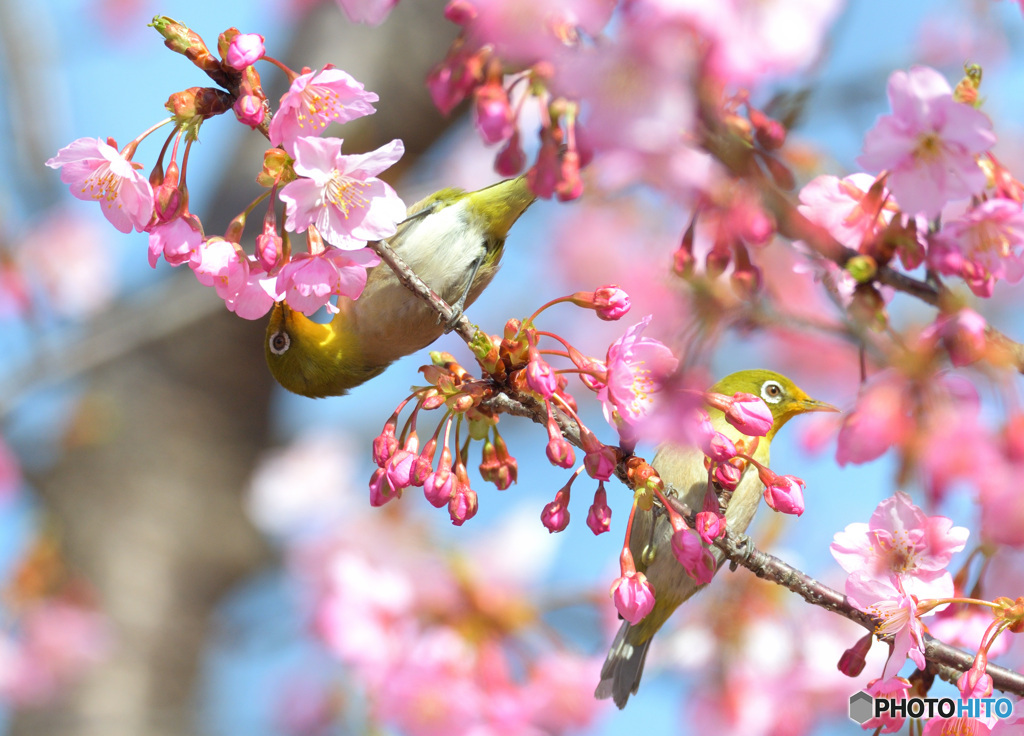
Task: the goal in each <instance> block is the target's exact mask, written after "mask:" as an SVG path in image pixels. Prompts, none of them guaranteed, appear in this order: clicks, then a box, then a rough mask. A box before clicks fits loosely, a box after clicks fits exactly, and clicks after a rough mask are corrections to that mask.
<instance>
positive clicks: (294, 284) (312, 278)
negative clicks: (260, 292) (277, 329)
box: [276, 248, 380, 316]
mask: <svg viewBox="0 0 1024 736" xmlns="http://www.w3.org/2000/svg"><path fill="white" fill-rule="evenodd" d="M379 262H380V258H379V257H378V256H377V254H376V253H374V252H373V251H372V250H370V249H369V248H362V249H360V250H338V249H336V248H328V249H327V250H325V251H323V252H322V253H317V254H310V253H300V254H298V255H297V256H293V257H292V259H291V261H289V262H288V263H287V264H285V266H284V267H283V268H282V269H281V270H280V272H278V275H277V285H276V290H277V293H279V294H284V296H285V299H287V300H288V306H290V307H291V308H292V309H295V310H297V311H299V312H302V313H303V314H305V315H307V316H308V315H312V314H313V313H314V312H316V311H317V310H318V309H319V308H320V307H322V306H325V305H326V306H327V308H328V310H329V311H331V312H337V311H338V309H337V307H335V306H334V305H332V304H330V299H331V297H332V296H338V297H347V298H349V299H358V298H359V295H360V294H362V293H363V287H365V286H366V271H367V269H368V268H370V267H372V266H376V265H377V264H378V263H379Z"/></svg>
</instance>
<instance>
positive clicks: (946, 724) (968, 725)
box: [921, 716, 1014, 736]
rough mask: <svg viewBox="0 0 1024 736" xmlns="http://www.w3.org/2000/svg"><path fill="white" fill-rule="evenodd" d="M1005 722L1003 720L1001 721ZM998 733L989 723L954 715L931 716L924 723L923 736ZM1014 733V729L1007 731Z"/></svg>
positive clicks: (977, 735) (987, 735)
mask: <svg viewBox="0 0 1024 736" xmlns="http://www.w3.org/2000/svg"><path fill="white" fill-rule="evenodd" d="M1000 723H1003V721H1000ZM994 733H996V732H995V731H993V730H992V729H991V728H990V727H989V726H988V724H986V723H985V722H984V721H982V720H980V719H978V718H971V717H970V716H954V717H953V718H940V717H938V716H936V717H935V718H929V719H928V720H927V721H925V723H924V729H923V730H922V731H921V736H989V734H994ZM1006 733H1007V734H1010V733H1014V731H1013V729H1012V728H1011V729H1009V730H1007V731H1006Z"/></svg>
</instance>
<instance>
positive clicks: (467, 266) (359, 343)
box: [266, 177, 535, 398]
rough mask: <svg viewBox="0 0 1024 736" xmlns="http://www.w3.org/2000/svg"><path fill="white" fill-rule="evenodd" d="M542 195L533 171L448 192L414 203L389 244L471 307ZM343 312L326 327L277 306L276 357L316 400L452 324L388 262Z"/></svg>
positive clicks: (271, 328)
mask: <svg viewBox="0 0 1024 736" xmlns="http://www.w3.org/2000/svg"><path fill="white" fill-rule="evenodd" d="M534 199H535V195H534V194H533V192H531V191H530V188H529V187H528V186H527V184H526V179H525V177H519V178H518V179H508V180H506V181H503V182H499V183H498V184H494V185H493V186H490V187H487V188H485V189H481V190H479V191H476V192H465V191H463V190H461V189H442V190H440V191H438V192H435V193H434V194H431V195H430V196H429V197H427V198H426V199H423V200H422V201H420V202H417V203H416V204H414V205H413V206H412V207H410V208H409V211H408V213H407V214H408V219H407V220H406V221H405V222H403V223H402V224H401V225H399V227H398V232H397V233H395V235H394V236H392V237H391V238H389V239H388V243H389V244H390V245H391V247H392V248H394V250H395V251H396V252H397V253H398V255H399V256H400V257H401V258H402V260H404V261H405V262H406V263H407V264H408V265H409V267H410V268H412V270H413V271H414V272H415V273H416V274H417V275H418V276H419V277H420V278H421V279H423V281H424V282H426V284H427V285H428V286H429V287H430V288H431V289H433V290H434V291H435V292H436V293H437V294H438V296H440V297H441V298H442V299H443V300H444V301H445V302H447V303H448V304H455V303H456V302H457V301H458V300H459V299H460V298H461V297H462V296H463V295H465V306H469V305H470V304H472V303H473V302H474V301H475V300H476V298H477V297H478V296H480V293H481V292H482V291H483V290H484V289H485V288H486V287H487V285H488V284H489V283H490V282H491V279H492V278H494V274H495V273H496V272H497V270H498V264H499V261H500V260H501V255H502V251H503V249H504V246H505V238H506V236H507V235H508V231H509V229H510V228H511V227H512V225H513V224H514V223H515V222H516V220H517V219H519V216H520V215H521V214H522V213H523V212H524V211H525V210H526V208H527V207H529V206H530V204H531V203H532V202H533V201H534ZM423 212H427V213H428V214H422V213H423ZM415 215H419V216H415ZM474 269H475V271H474ZM338 309H339V311H338V314H336V315H335V316H334V319H332V320H331V322H330V323H329V324H317V323H315V322H313V321H312V320H310V319H308V318H307V317H305V316H304V315H303V314H301V313H299V312H295V311H293V310H291V309H289V308H288V307H287V305H285V304H284V303H279V304H277V305H275V307H274V309H273V311H272V312H271V314H270V322H269V324H268V325H267V340H266V354H267V364H268V365H269V366H270V371H271V373H273V375H274V378H276V379H277V381H278V383H280V384H281V385H282V386H284V387H285V388H286V389H288V390H289V391H293V392H294V393H297V394H302V395H303V396H309V397H313V398H319V397H322V396H337V395H339V394H343V393H345V392H346V391H348V390H349V389H351V388H354V387H355V386H358V385H359V384H361V383H364V382H366V381H368V380H370V379H371V378H373V377H374V376H377V375H379V374H380V373H382V372H383V371H384V369H385V368H387V367H388V365H390V364H391V363H392V362H394V361H395V360H397V359H399V358H401V357H402V356H404V355H409V354H410V353H414V352H416V351H417V350H419V349H421V348H423V347H426V346H427V345H429V344H430V343H432V342H433V341H434V340H436V339H437V338H438V337H440V336H441V334H442V333H443V332H444V329H445V325H444V324H442V323H441V322H440V321H439V320H438V317H437V313H436V312H435V311H434V310H433V309H431V308H430V307H429V306H428V305H427V304H425V303H424V302H423V301H421V300H420V299H419V298H418V297H416V296H415V295H414V294H413V293H412V292H411V291H409V290H408V289H406V288H405V287H404V286H403V285H402V283H401V282H400V281H399V280H398V278H397V277H396V276H395V274H394V272H392V271H391V269H390V268H388V266H387V265H386V264H380V265H379V266H376V267H374V268H373V269H372V270H371V271H370V273H369V276H368V278H367V282H366V288H365V289H364V290H363V294H362V296H360V297H359V299H357V300H355V301H351V300H349V299H339V303H338Z"/></svg>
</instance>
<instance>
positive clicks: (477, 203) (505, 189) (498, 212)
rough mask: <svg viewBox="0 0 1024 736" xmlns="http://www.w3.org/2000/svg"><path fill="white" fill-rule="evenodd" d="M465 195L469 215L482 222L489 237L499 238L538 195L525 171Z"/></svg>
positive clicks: (506, 232)
mask: <svg viewBox="0 0 1024 736" xmlns="http://www.w3.org/2000/svg"><path fill="white" fill-rule="evenodd" d="M464 196H465V199H466V210H467V212H468V213H469V214H470V216H471V217H473V218H475V219H476V220H477V221H478V222H480V223H481V224H482V226H483V228H484V230H485V232H486V233H487V234H488V235H489V236H490V237H492V238H495V239H497V240H499V241H504V240H505V237H506V236H507V235H508V231H509V230H510V229H511V228H512V226H513V225H514V224H515V222H516V220H518V219H519V216H520V215H522V214H523V212H525V211H526V208H527V207H529V206H530V205H531V204H533V201H534V200H535V199H537V195H536V194H534V193H533V192H532V191H531V190H530V185H529V184H528V183H527V181H526V176H525V175H523V176H520V177H518V178H516V179H505V180H504V181H499V182H498V183H497V184H492V185H491V186H489V187H485V188H484V189H480V190H478V191H475V192H470V193H469V194H465V195H464Z"/></svg>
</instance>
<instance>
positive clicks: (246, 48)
mask: <svg viewBox="0 0 1024 736" xmlns="http://www.w3.org/2000/svg"><path fill="white" fill-rule="evenodd" d="M263 41H264V39H263V36H261V35H260V34H258V33H239V34H238V35H237V36H235V37H234V38H233V39H231V44H230V45H229V46H228V52H227V55H226V57H225V59H224V61H225V62H227V65H228V66H229V67H231V68H232V69H236V70H238V71H241V70H242V69H244V68H245V67H247V66H251V65H253V64H255V63H256V62H257V61H259V60H260V59H262V58H263V55H264V54H265V53H266V49H265V48H264V46H263Z"/></svg>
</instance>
